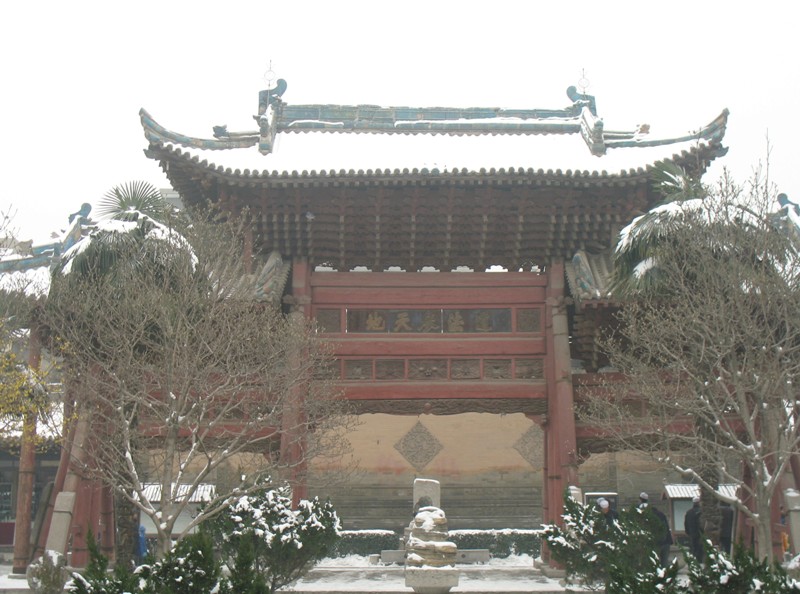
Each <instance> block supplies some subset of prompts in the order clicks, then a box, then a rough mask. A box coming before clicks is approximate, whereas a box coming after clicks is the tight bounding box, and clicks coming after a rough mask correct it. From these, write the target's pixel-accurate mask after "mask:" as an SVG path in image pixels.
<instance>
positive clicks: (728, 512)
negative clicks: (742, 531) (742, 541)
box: [719, 501, 733, 555]
mask: <svg viewBox="0 0 800 594" xmlns="http://www.w3.org/2000/svg"><path fill="white" fill-rule="evenodd" d="M719 516H720V523H719V545H720V547H721V548H722V551H723V552H724V553H725V554H726V555H730V554H731V540H732V537H733V508H732V507H731V506H730V504H729V503H726V502H724V501H723V502H722V504H721V505H720V507H719Z"/></svg>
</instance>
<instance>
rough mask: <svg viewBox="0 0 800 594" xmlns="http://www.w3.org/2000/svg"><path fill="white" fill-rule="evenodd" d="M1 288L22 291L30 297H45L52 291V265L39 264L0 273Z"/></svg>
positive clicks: (8, 290)
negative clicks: (25, 268)
mask: <svg viewBox="0 0 800 594" xmlns="http://www.w3.org/2000/svg"><path fill="white" fill-rule="evenodd" d="M0 290H3V291H6V292H9V293H14V292H21V293H24V294H25V295H26V296H29V297H43V296H45V295H47V294H48V293H49V292H50V267H49V266H38V267H36V268H29V269H27V270H13V271H10V272H3V273H0Z"/></svg>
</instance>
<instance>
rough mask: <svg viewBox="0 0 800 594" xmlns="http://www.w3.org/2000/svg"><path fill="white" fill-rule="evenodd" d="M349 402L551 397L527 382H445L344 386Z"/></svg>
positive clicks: (370, 383)
mask: <svg viewBox="0 0 800 594" xmlns="http://www.w3.org/2000/svg"><path fill="white" fill-rule="evenodd" d="M340 385H341V387H342V388H343V390H344V395H345V397H346V398H347V399H348V400H414V399H421V400H432V399H438V398H447V399H454V400H469V399H484V400H486V399H501V398H519V399H523V398H532V399H541V400H544V399H546V398H547V386H546V385H545V383H544V382H542V383H541V384H530V383H523V382H515V383H510V382H481V383H462V382H441V383H439V384H433V383H419V384H415V383H411V382H403V383H392V382H386V383H379V382H369V383H365V384H362V385H359V384H354V383H351V384H348V383H344V382H343V383H341V384H340Z"/></svg>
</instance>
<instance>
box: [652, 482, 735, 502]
mask: <svg viewBox="0 0 800 594" xmlns="http://www.w3.org/2000/svg"><path fill="white" fill-rule="evenodd" d="M737 488H738V485H734V484H723V485H720V486H719V487H718V488H717V492H718V493H719V494H720V495H722V496H724V497H729V498H731V499H736V490H737ZM664 491H665V493H666V495H667V498H668V499H692V498H694V497H699V496H700V486H699V485H681V484H666V485H664Z"/></svg>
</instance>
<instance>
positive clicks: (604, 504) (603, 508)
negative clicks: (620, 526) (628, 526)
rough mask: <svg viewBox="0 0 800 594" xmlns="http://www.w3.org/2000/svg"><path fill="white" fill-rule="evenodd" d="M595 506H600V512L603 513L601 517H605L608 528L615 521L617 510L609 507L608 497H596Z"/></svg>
mask: <svg viewBox="0 0 800 594" xmlns="http://www.w3.org/2000/svg"><path fill="white" fill-rule="evenodd" d="M597 507H599V508H600V513H601V514H603V518H605V521H606V524H607V525H608V527H609V528H611V527H612V526H613V525H614V524H616V523H617V512H616V511H614V510H613V509H611V504H610V503H609V502H608V499H606V498H605V497H601V498H600V499H598V500H597Z"/></svg>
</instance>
